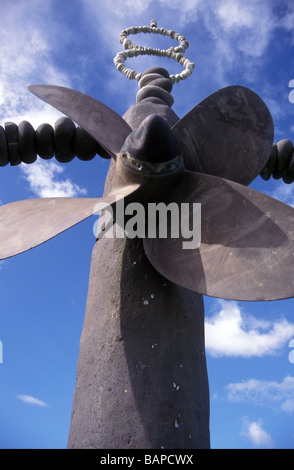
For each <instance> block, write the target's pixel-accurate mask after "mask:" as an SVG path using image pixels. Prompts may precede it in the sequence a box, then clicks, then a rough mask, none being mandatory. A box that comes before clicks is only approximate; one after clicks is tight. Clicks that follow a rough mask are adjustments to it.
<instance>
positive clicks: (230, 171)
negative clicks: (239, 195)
mask: <svg viewBox="0 0 294 470" xmlns="http://www.w3.org/2000/svg"><path fill="white" fill-rule="evenodd" d="M172 129H173V131H174V132H175V134H176V136H177V138H178V140H179V143H180V146H181V151H182V153H183V157H184V163H185V167H186V168H187V170H191V171H197V172H200V173H206V174H209V175H215V176H220V177H222V178H227V179H230V180H232V181H236V182H237V183H241V184H244V185H245V186H247V185H248V184H249V183H251V181H253V180H254V178H256V176H258V175H259V173H260V171H261V170H262V169H263V168H264V166H265V164H266V162H267V160H268V157H269V154H270V151H271V146H272V143H273V134H274V129H273V122H272V117H271V114H270V112H269V111H268V109H267V107H266V105H265V104H264V102H263V101H262V100H261V98H259V96H258V95H256V94H255V93H254V92H253V91H251V90H249V89H248V88H245V87H241V86H229V87H226V88H223V89H221V90H219V91H217V92H216V93H213V94H212V95H210V96H209V97H208V98H206V99H204V100H203V101H201V103H199V104H198V105H197V106H195V107H194V108H193V109H192V110H191V111H190V112H189V113H187V114H186V115H185V116H184V117H183V118H182V119H181V120H180V121H179V122H177V123H176V124H175V125H174V126H173V128H172Z"/></svg>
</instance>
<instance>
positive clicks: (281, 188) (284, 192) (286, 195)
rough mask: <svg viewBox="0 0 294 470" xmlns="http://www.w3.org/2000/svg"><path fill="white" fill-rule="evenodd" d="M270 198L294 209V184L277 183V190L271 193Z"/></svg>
mask: <svg viewBox="0 0 294 470" xmlns="http://www.w3.org/2000/svg"><path fill="white" fill-rule="evenodd" d="M270 196H271V197H274V198H275V199H278V200H279V201H282V202H284V203H285V204H288V205H289V206H292V207H294V187H293V184H285V183H283V181H279V182H277V185H276V188H275V189H274V190H273V191H272V192H271V193H270Z"/></svg>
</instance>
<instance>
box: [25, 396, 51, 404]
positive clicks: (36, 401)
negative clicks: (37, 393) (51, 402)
mask: <svg viewBox="0 0 294 470" xmlns="http://www.w3.org/2000/svg"><path fill="white" fill-rule="evenodd" d="M17 398H18V399H19V400H21V401H22V402H23V403H26V404H27V405H34V406H48V405H47V404H46V403H45V402H43V401H42V400H39V399H38V398H35V397H32V396H31V395H17Z"/></svg>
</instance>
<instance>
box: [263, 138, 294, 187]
mask: <svg viewBox="0 0 294 470" xmlns="http://www.w3.org/2000/svg"><path fill="white" fill-rule="evenodd" d="M260 176H261V177H262V178H263V179H264V180H265V181H268V180H269V179H270V178H271V176H272V177H273V178H274V179H276V180H278V179H281V178H282V179H283V181H284V183H286V184H290V183H293V181H294V148H293V143H292V142H291V140H289V139H283V140H280V141H279V142H278V143H277V144H273V146H272V149H271V153H270V156H269V159H268V161H267V163H266V165H265V167H264V169H263V170H262V171H261V173H260Z"/></svg>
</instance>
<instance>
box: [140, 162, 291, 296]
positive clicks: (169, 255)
mask: <svg viewBox="0 0 294 470" xmlns="http://www.w3.org/2000/svg"><path fill="white" fill-rule="evenodd" d="M171 201H174V202H176V203H177V204H178V205H179V207H182V206H181V203H187V202H188V203H189V208H190V226H191V220H193V219H192V217H193V215H192V213H191V210H192V207H193V204H192V203H195V202H198V203H201V243H200V246H199V248H195V249H187V248H186V249H184V248H183V242H184V241H186V238H184V237H183V235H181V231H180V237H179V238H159V237H158V238H145V239H144V248H145V252H146V255H147V257H148V258H149V260H150V262H151V263H152V265H153V266H154V267H155V269H156V270H157V271H158V272H159V273H160V274H162V275H163V276H165V277H166V278H167V279H169V280H170V281H172V282H174V283H176V284H179V285H180V286H182V287H185V288H187V289H190V290H192V291H195V292H199V293H202V294H206V295H209V296H213V297H219V298H222V299H234V300H250V301H258V300H277V299H284V298H290V297H293V296H294V209H293V208H292V207H290V206H287V205H286V204H284V203H282V202H280V201H277V200H276V199H273V198H271V197H269V196H266V195H264V194H262V193H259V192H258V191H255V190H252V189H250V188H247V187H245V186H243V185H240V184H238V183H235V182H232V181H229V180H225V179H222V178H218V177H215V176H210V175H204V174H200V173H193V172H188V171H185V172H184V173H183V176H182V177H180V178H179V181H178V183H177V185H176V188H173V189H171V191H170V196H169V201H165V202H166V203H169V202H171ZM193 224H194V222H193ZM196 229H197V227H195V233H196ZM167 233H170V232H167Z"/></svg>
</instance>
